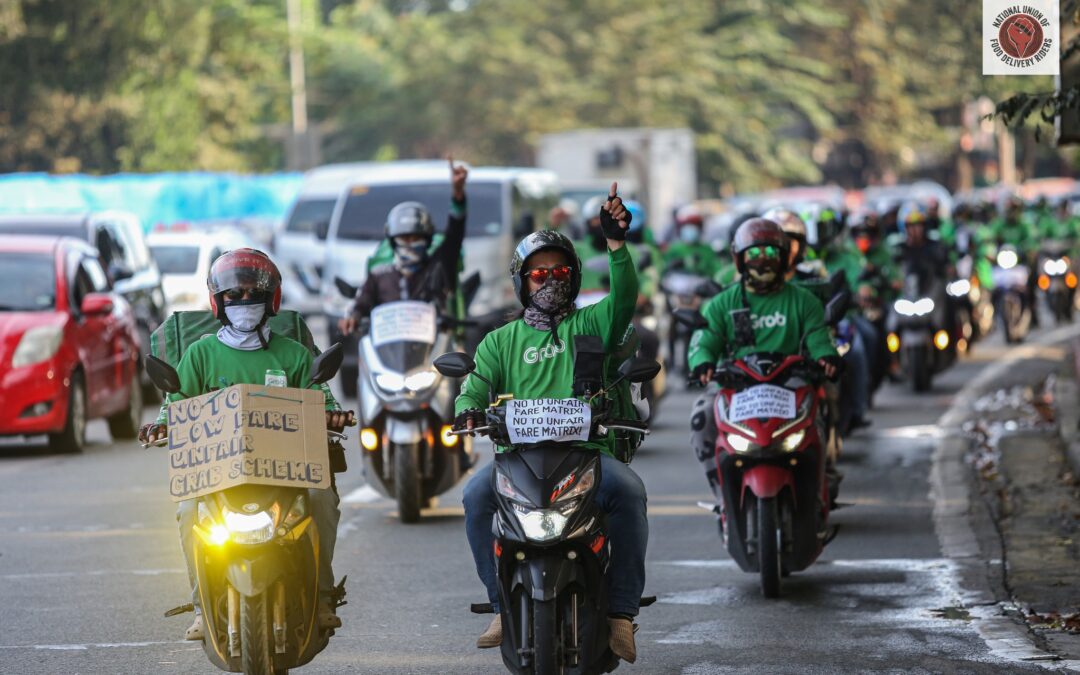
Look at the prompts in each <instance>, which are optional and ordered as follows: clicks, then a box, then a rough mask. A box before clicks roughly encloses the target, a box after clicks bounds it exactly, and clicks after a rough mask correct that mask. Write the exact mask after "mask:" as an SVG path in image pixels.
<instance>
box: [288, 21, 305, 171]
mask: <svg viewBox="0 0 1080 675" xmlns="http://www.w3.org/2000/svg"><path fill="white" fill-rule="evenodd" d="M300 1H301V0H285V13H286V17H287V22H288V26H289V87H290V89H291V90H292V143H291V145H292V153H291V155H292V156H291V158H290V161H289V165H290V166H289V168H290V169H310V168H311V165H312V157H311V155H312V153H311V138H310V137H309V135H308V118H307V85H306V80H305V77H304V41H303V36H302V34H301V26H300Z"/></svg>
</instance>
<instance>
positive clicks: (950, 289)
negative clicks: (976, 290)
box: [945, 279, 971, 298]
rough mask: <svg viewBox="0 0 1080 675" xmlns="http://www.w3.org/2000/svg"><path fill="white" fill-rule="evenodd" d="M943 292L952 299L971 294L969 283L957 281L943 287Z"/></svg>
mask: <svg viewBox="0 0 1080 675" xmlns="http://www.w3.org/2000/svg"><path fill="white" fill-rule="evenodd" d="M945 292H946V293H948V294H949V295H951V296H952V297H954V298H962V297H964V296H966V295H967V294H968V293H970V292H971V282H970V281H968V280H967V279H958V280H956V281H954V282H952V283H951V284H949V285H948V286H946V287H945Z"/></svg>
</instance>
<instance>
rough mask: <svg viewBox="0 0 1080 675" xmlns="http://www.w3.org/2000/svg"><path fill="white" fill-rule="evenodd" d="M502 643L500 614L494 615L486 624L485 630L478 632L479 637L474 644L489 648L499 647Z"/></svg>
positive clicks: (481, 647)
mask: <svg viewBox="0 0 1080 675" xmlns="http://www.w3.org/2000/svg"><path fill="white" fill-rule="evenodd" d="M501 645H502V616H501V615H499V614H496V615H495V618H494V619H492V620H491V624H489V625H488V627H487V630H485V631H484V632H483V633H481V634H480V637H479V638H477V640H476V646H477V647H479V648H480V649H489V648H491V647H499V646H501Z"/></svg>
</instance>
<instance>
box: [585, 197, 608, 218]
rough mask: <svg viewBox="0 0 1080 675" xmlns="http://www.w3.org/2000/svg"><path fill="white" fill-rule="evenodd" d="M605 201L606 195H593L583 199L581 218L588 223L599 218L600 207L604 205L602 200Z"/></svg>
mask: <svg viewBox="0 0 1080 675" xmlns="http://www.w3.org/2000/svg"><path fill="white" fill-rule="evenodd" d="M606 201H607V197H601V196H600V195H597V196H595V197H589V198H588V199H587V200H585V203H584V204H582V205H581V218H582V219H583V220H584V221H585V224H586V225H588V224H589V222H590V221H592V220H593V219H598V218H600V209H601V208H602V207H603V206H604V202H606Z"/></svg>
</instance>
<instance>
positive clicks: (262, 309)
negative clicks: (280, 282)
mask: <svg viewBox="0 0 1080 675" xmlns="http://www.w3.org/2000/svg"><path fill="white" fill-rule="evenodd" d="M265 314H266V305H264V304H263V303H259V304H257V305H225V317H226V318H227V319H228V320H229V323H231V324H232V325H233V326H234V327H235V328H236V330H238V331H241V332H244V333H250V332H252V331H254V330H255V328H256V327H258V325H259V323H260V322H261V321H262V320H263V316H264V315H265Z"/></svg>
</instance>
